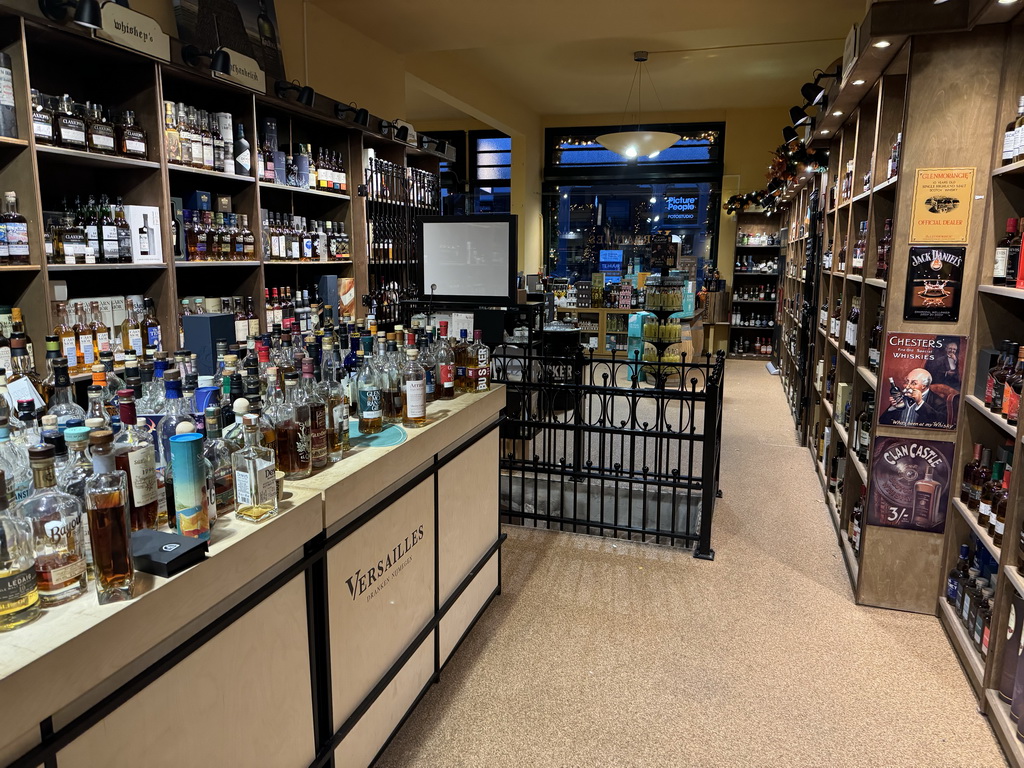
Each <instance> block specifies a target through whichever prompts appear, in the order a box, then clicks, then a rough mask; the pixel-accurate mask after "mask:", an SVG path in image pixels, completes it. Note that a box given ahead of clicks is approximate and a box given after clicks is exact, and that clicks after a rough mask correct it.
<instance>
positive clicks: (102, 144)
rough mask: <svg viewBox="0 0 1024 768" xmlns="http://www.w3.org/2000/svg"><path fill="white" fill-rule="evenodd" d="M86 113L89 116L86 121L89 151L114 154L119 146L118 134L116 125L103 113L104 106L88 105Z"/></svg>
mask: <svg viewBox="0 0 1024 768" xmlns="http://www.w3.org/2000/svg"><path fill="white" fill-rule="evenodd" d="M86 114H88V116H89V118H88V121H87V122H86V135H87V138H88V142H89V151H90V152H97V153H99V154H102V155H112V154H114V151H115V147H116V146H117V136H116V135H115V132H114V126H112V125H111V124H110V123H108V122H107V119H106V117H104V115H103V107H101V106H100V105H99V104H89V105H87V106H86Z"/></svg>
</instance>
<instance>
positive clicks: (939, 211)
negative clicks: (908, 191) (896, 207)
mask: <svg viewBox="0 0 1024 768" xmlns="http://www.w3.org/2000/svg"><path fill="white" fill-rule="evenodd" d="M975 170H976V169H974V168H918V169H917V178H916V179H915V181H914V210H913V216H912V217H911V220H910V242H911V243H943V244H947V245H966V244H967V233H968V231H969V230H970V227H971V207H972V206H973V204H974V173H975Z"/></svg>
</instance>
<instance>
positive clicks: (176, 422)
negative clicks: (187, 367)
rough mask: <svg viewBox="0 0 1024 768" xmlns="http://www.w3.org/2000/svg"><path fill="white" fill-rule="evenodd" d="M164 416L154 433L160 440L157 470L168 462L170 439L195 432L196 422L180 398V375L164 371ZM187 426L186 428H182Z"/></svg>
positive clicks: (177, 372)
mask: <svg viewBox="0 0 1024 768" xmlns="http://www.w3.org/2000/svg"><path fill="white" fill-rule="evenodd" d="M163 413H164V415H163V416H162V417H161V418H160V421H159V422H157V425H156V432H157V435H158V436H159V439H160V449H159V450H158V451H157V457H156V465H157V469H160V468H162V467H166V466H167V465H168V464H169V463H170V461H169V456H170V445H171V444H170V439H171V437H172V436H174V435H176V434H181V433H183V432H195V431H196V420H195V419H194V418H193V417H192V414H191V413H188V412H187V411H186V410H185V401H184V400H183V399H182V397H181V373H180V372H179V371H166V372H165V373H164V410H163ZM183 425H187V426H183Z"/></svg>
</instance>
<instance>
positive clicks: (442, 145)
mask: <svg viewBox="0 0 1024 768" xmlns="http://www.w3.org/2000/svg"><path fill="white" fill-rule="evenodd" d="M434 151H435V152H437V154H439V155H445V154H448V142H447V141H439V142H437V146H435V147H434Z"/></svg>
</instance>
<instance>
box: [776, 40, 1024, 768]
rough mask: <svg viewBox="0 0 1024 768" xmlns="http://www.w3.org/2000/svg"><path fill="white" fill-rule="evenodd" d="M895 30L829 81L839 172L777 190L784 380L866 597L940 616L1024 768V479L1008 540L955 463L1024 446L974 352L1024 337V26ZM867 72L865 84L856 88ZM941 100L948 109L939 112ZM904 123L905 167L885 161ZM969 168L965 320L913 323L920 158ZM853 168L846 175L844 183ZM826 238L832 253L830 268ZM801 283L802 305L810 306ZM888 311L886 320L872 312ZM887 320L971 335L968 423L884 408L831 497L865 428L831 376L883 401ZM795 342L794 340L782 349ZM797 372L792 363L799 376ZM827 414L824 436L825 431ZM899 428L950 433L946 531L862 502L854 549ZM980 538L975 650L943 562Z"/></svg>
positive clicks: (1012, 501)
mask: <svg viewBox="0 0 1024 768" xmlns="http://www.w3.org/2000/svg"><path fill="white" fill-rule="evenodd" d="M900 43H901V47H897V50H895V51H893V52H890V54H887V58H886V60H885V62H884V64H883V65H878V62H877V61H875V63H874V64H872V62H871V61H870V60H868V61H865V62H858V63H857V64H855V65H854V66H855V69H854V71H853V72H852V73H850V74H849V75H848V76H847V75H845V73H844V79H843V83H844V84H843V85H842V86H839V85H836V86H835V87H834V88H833V90H832V91H831V92H830V94H829V99H830V101H829V109H828V113H829V115H830V116H829V117H828V118H827V120H825V121H823V122H820V123H819V126H818V128H819V129H824V130H826V131H827V133H828V138H827V140H826V139H825V138H822V136H821V134H820V133H819V134H818V135H816V136H815V139H817V144H818V146H824V144H825V142H826V141H827V145H828V150H829V164H828V172H827V173H826V174H816V175H815V176H814V177H812V178H811V179H810V180H808V181H805V182H804V183H802V184H801V185H799V186H793V187H791V188H790V189H789V190H787V191H786V192H785V193H784V195H783V196H784V197H785V198H786V199H787V202H788V203H789V207H788V209H787V211H786V212H785V216H786V218H785V220H784V223H783V232H784V233H787V234H788V238H787V239H785V242H786V247H787V250H788V251H789V254H788V262H789V264H790V270H789V272H788V274H787V276H786V278H785V280H784V282H783V305H784V312H783V314H782V325H783V335H784V337H785V335H786V334H788V333H792V334H794V338H798V336H796V335H795V334H798V333H799V332H800V331H801V330H803V329H804V326H806V325H808V324H810V325H812V326H813V328H812V329H811V333H810V334H809V342H808V344H807V347H806V350H801V349H800V348H799V347H797V348H796V351H797V355H799V354H801V353H804V352H805V353H806V361H807V362H806V365H805V366H802V367H801V365H800V364H799V363H800V361H801V359H800V358H798V357H794V358H793V361H792V363H791V364H790V363H786V362H785V361H784V364H783V366H782V368H783V371H782V372H783V386H784V388H785V390H786V393H787V396H788V397H789V399H790V405H791V408H792V409H793V411H794V415H795V418H796V419H797V424H798V426H801V427H803V430H802V431H801V433H800V434H801V436H805V437H806V439H807V443H808V446H809V448H810V453H811V456H812V460H813V461H814V464H815V468H816V471H817V473H818V477H819V479H820V481H821V483H822V487H823V493H824V495H825V497H826V500H827V506H828V508H829V517H830V519H831V520H832V521H833V524H834V525H835V526H836V534H837V537H838V540H839V546H840V548H841V551H842V553H843V557H844V560H845V562H846V564H847V567H848V570H849V573H850V577H851V586H852V588H853V592H854V596H855V599H856V600H857V602H859V603H863V604H868V605H876V606H881V607H893V608H902V609H906V610H913V611H918V612H922V613H931V614H935V615H936V616H938V618H939V620H940V623H941V624H942V626H943V627H944V628H945V630H946V632H947V635H948V636H949V639H950V644H951V646H952V648H953V649H954V651H955V653H956V654H957V656H958V657H959V659H960V660H961V662H962V665H963V667H964V670H965V673H966V676H967V679H968V680H969V681H970V684H971V685H972V687H973V689H974V691H975V694H976V695H977V696H978V699H979V705H980V708H981V709H982V710H983V711H985V712H986V713H987V714H988V715H989V718H990V722H991V724H992V726H993V728H994V730H995V732H996V734H997V736H998V737H999V740H1000V742H1001V743H1002V745H1003V748H1004V751H1005V753H1006V755H1007V758H1008V760H1009V761H1010V763H1011V764H1012V765H1014V766H1016V767H1017V768H1020V766H1024V744H1022V742H1021V741H1020V740H1018V738H1017V723H1016V722H1014V721H1013V720H1012V719H1011V717H1010V715H1009V705H1008V704H1006V703H1005V702H1003V701H1002V700H1001V699H1000V697H999V695H998V691H997V690H996V689H997V688H998V687H999V674H1000V670H1001V663H1002V659H1003V652H1004V645H1006V631H1005V627H1006V626H1007V622H1008V617H1009V612H1010V603H1011V599H1012V597H1013V595H1014V594H1015V592H1019V593H1020V594H1022V595H1024V580H1022V579H1021V577H1020V574H1019V573H1018V571H1017V569H1016V566H1017V564H1018V557H1019V556H1020V555H1019V553H1018V539H1019V537H1020V531H1021V527H1022V524H1024V513H1022V511H1021V506H1022V505H1021V503H1020V499H1021V478H1020V477H1019V476H1018V475H1019V473H1014V475H1013V479H1012V483H1011V485H1010V488H1009V497H1008V499H1009V504H1008V506H1007V517H1006V521H1005V531H1004V534H1003V540H1002V545H1001V546H996V544H995V543H994V541H993V538H992V536H990V535H989V532H988V527H987V526H985V525H979V522H978V518H977V512H975V511H973V510H970V509H968V508H967V506H966V505H965V504H963V503H962V502H961V501H960V484H961V475H960V473H961V471H962V468H963V467H964V465H965V464H966V463H967V462H968V461H969V460H970V459H971V458H972V446H973V444H974V443H982V444H983V445H986V446H990V447H992V448H993V449H996V448H1001V447H1003V446H1016V448H1017V453H1019V451H1020V446H1019V443H1018V430H1017V429H1016V428H1015V427H1013V426H1011V425H1009V424H1007V422H1006V421H1005V419H1003V418H1002V416H1001V415H999V414H997V413H993V412H992V411H990V410H989V409H988V408H986V407H985V402H984V395H985V392H984V390H985V381H984V379H985V378H987V374H985V372H984V371H983V370H980V369H979V364H978V363H979V360H980V359H981V358H980V355H981V354H982V351H983V350H989V351H990V350H992V349H993V348H995V347H997V346H998V345H999V343H1000V342H1001V341H1002V340H1003V339H1010V340H1015V341H1024V291H1021V290H1018V289H1016V287H1011V286H1005V285H992V282H993V279H992V278H993V263H994V258H993V256H992V254H993V253H994V250H995V243H996V241H997V240H999V239H1000V238H1001V237H1002V232H1003V231H1004V229H1003V226H1002V225H1003V223H1005V221H1006V219H1007V218H1009V217H1020V216H1024V175H1022V174H1024V162H1015V163H1012V164H1008V165H1004V166H1001V164H1000V163H1001V153H1002V149H1003V131H1004V130H1005V126H1006V124H1007V122H1011V123H1012V121H1013V118H1014V116H1015V115H1016V111H1017V98H1018V96H1020V94H1021V93H1024V81H1022V78H1021V77H1020V75H1019V73H1020V71H1021V64H1022V63H1024V27H1022V25H1021V24H1020V23H1015V24H990V25H986V26H978V27H975V28H974V29H973V30H971V31H969V32H962V31H960V32H956V33H953V32H949V33H936V34H927V35H913V36H910V37H909V38H902V39H901V40H900ZM954 71H969V72H970V73H971V76H970V78H969V85H967V84H966V83H965V86H964V88H962V89H960V90H958V92H957V93H956V94H955V96H952V95H950V94H948V93H946V92H945V91H943V89H944V88H945V86H944V85H942V83H943V82H946V83H948V77H949V76H950V73H952V72H954ZM858 80H863V81H864V82H862V83H859V84H858V85H856V86H855V85H853V83H855V82H857V81H858ZM939 101H941V108H940V109H936V108H935V104H936V103H938V102H939ZM837 116H838V119H837ZM898 136H899V137H901V141H900V142H899V147H898V148H897V151H896V167H895V168H890V166H889V160H890V157H891V155H892V154H893V149H892V148H893V145H894V144H896V143H897V137H898ZM965 167H967V168H974V169H975V188H974V196H975V200H974V201H973V202H972V203H971V204H970V210H969V213H970V217H969V218H968V221H969V229H968V237H967V242H966V258H965V262H964V263H965V268H964V275H963V280H962V284H961V286H960V287H961V290H962V298H961V304H960V313H959V318H958V319H956V320H955V321H951V322H941V323H939V322H920V321H912V320H906V319H904V309H905V306H904V305H905V301H906V298H905V285H906V281H907V271H908V253H909V247H910V243H911V234H910V222H911V220H912V218H913V216H912V212H913V210H914V207H913V206H914V202H915V201H914V197H915V194H914V192H915V190H914V187H915V181H916V175H917V170H918V169H921V168H965ZM848 169H849V173H850V177H849V179H848V180H846V181H845V182H844V176H846V175H847V173H848ZM847 188H849V189H848V191H847ZM815 195H817V196H818V198H820V199H822V200H824V201H825V205H824V206H822V205H820V204H819V205H815V204H814V197H815ZM820 208H823V209H824V210H823V211H822V213H821V214H820V221H821V224H820V227H821V231H822V236H821V238H820V241H819V243H818V244H817V247H815V248H813V249H810V248H809V249H807V257H808V261H807V267H806V271H805V272H803V273H801V272H800V271H797V270H795V269H794V267H793V263H794V254H793V251H794V248H797V249H798V248H800V247H801V245H800V238H801V237H806V236H807V235H808V234H810V235H811V236H812V237H813V232H814V230H815V227H816V224H815V216H816V212H817V210H818V209H820ZM887 219H889V220H892V222H893V229H892V243H891V251H890V258H889V262H888V269H887V270H883V271H882V273H881V274H877V275H876V265H877V262H878V256H879V252H878V243H879V239H880V236H881V234H882V227H883V225H884V222H885V221H886V220H887ZM862 221H864V222H867V224H866V227H867V232H868V236H867V238H866V244H867V248H866V252H865V259H864V264H863V269H862V271H861V272H860V273H859V274H854V273H853V270H852V259H851V258H850V251H851V250H852V246H853V244H854V243H855V242H856V240H857V237H858V232H859V229H860V222H862ZM830 241H831V244H832V246H831V247H832V256H833V264H832V267H831V268H825V267H824V266H823V262H824V259H825V255H826V252H827V251H828V250H829V243H830ZM844 241H848V244H847V264H846V267H845V269H840V267H839V264H838V261H837V258H836V256H837V254H838V253H839V251H840V249H841V248H842V245H843V242H844ZM890 286H892V287H893V290H891V291H890V290H888V289H889V287H890ZM804 296H806V297H808V299H807V304H806V305H801V303H800V300H801V298H802V297H804ZM854 300H859V302H860V322H859V324H858V329H857V332H856V335H855V344H854V345H853V348H852V350H850V351H849V352H846V351H845V350H844V346H845V344H844V341H845V339H846V332H847V329H848V323H849V312H850V308H851V304H852V303H853V301H854ZM837 308H839V309H838V314H837ZM801 310H802V311H801ZM878 317H881V320H879V321H877V322H876V318H878ZM833 320H838V321H839V322H838V325H839V328H838V330H839V333H838V336H837V337H835V338H830V335H831V334H830V325H831V324H832V321H833ZM822 322H823V323H824V328H823V327H822ZM890 332H900V333H928V334H937V335H946V336H966V337H968V348H967V354H966V356H965V357H964V360H963V364H962V365H963V376H962V385H961V390H960V395H959V397H958V398H957V399H956V400H955V401H954V402H955V407H956V412H957V424H956V429H954V430H948V431H947V430H943V431H938V430H921V429H912V428H898V427H893V426H885V425H879V424H878V418H877V415H876V417H875V418H874V419H873V420H872V422H871V423H870V425H869V427H870V434H869V439H870V446H871V450H869V451H868V452H867V456H866V458H867V462H863V463H862V462H858V461H853V460H852V459H850V458H847V461H846V471H845V478H844V479H845V482H844V484H843V488H842V490H841V492H839V493H837V494H834V493H830V491H829V479H830V478H829V475H830V473H831V466H830V463H831V459H832V457H834V456H835V455H836V451H837V450H839V449H840V447H842V448H843V449H846V450H847V455H848V456H849V450H848V449H849V447H850V446H849V442H850V441H852V439H853V434H852V433H853V429H854V428H855V427H851V426H849V425H847V424H846V423H845V418H844V414H845V410H844V409H837V408H835V407H834V405H833V403H831V402H829V401H828V399H826V397H825V392H826V390H828V389H831V390H832V392H833V393H835V392H836V389H837V387H838V386H839V385H840V384H845V385H847V387H849V390H848V391H849V392H850V395H851V402H852V403H853V405H852V407H851V410H852V412H853V414H854V416H855V415H856V414H857V413H858V412H859V410H860V408H859V406H860V398H861V396H862V393H865V392H873V393H875V400H876V405H877V407H878V408H879V409H885V408H887V407H888V405H889V402H888V398H889V384H888V382H887V381H885V382H883V381H881V380H880V378H881V377H880V373H879V371H878V370H877V368H876V366H874V365H872V363H873V361H874V358H875V354H874V353H871V354H870V356H869V350H871V349H872V348H874V349H875V350H876V351H877V352H878V353H879V354H884V350H883V349H882V348H881V347H879V346H878V345H879V343H880V341H879V340H881V343H882V344H883V345H884V339H885V334H886V333H890ZM872 340H874V343H872ZM789 348H790V347H789V346H787V345H785V344H784V345H783V349H784V350H787V349H789ZM785 357H787V356H786V355H784V358H785ZM790 357H792V356H790ZM832 357H835V358H836V364H835V374H834V376H835V379H834V385H830V384H828V383H827V382H826V378H827V376H828V373H829V371H830V369H831V359H832ZM788 365H792V367H790V368H787V366H788ZM787 371H791V372H792V375H790V376H788V377H787ZM844 389H845V388H844ZM833 396H834V395H833ZM826 427H828V430H827V432H828V435H827V440H826V439H825V437H824V434H823V433H825V431H826V429H825V428H826ZM889 436H892V437H903V438H908V439H919V440H929V441H937V442H939V443H946V444H949V443H954V444H955V452H954V458H953V463H952V465H951V473H952V476H951V477H950V479H949V482H950V492H949V505H948V509H947V511H946V515H945V523H944V526H943V531H942V532H941V533H934V532H927V531H918V530H902V529H897V528H890V527H888V526H882V525H874V524H867V514H866V512H867V505H866V504H865V513H864V515H863V516H862V520H861V522H862V534H861V540H860V551H859V552H858V553H856V554H854V552H853V549H852V547H850V545H849V538H850V536H851V535H852V529H853V520H852V513H853V509H854V506H855V505H856V504H857V502H858V500H859V499H860V497H861V487H862V486H864V487H865V498H866V499H870V498H871V493H872V487H871V479H872V469H873V468H872V466H871V460H872V454H873V452H874V448H875V445H876V442H877V441H878V439H880V438H884V437H889ZM970 541H977V542H978V546H979V547H980V548H982V549H983V550H984V551H987V552H989V553H991V555H992V556H993V557H994V558H995V560H996V561H998V563H999V570H998V577H997V581H996V592H995V595H994V600H993V610H992V618H991V637H992V638H994V639H993V640H992V644H991V647H989V648H988V652H987V654H983V653H981V652H980V651H979V650H978V645H977V643H976V642H975V639H974V638H973V637H972V636H971V634H970V633H968V632H967V631H966V629H965V627H964V625H963V623H962V621H961V620H960V618H959V617H958V616H957V615H956V613H955V611H954V609H953V608H951V607H950V606H949V605H948V604H947V603H946V600H945V592H946V574H947V573H948V572H949V571H950V570H951V569H952V568H953V567H954V565H955V564H956V562H957V559H958V555H959V550H960V546H961V545H962V544H966V543H969V542H970Z"/></svg>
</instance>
